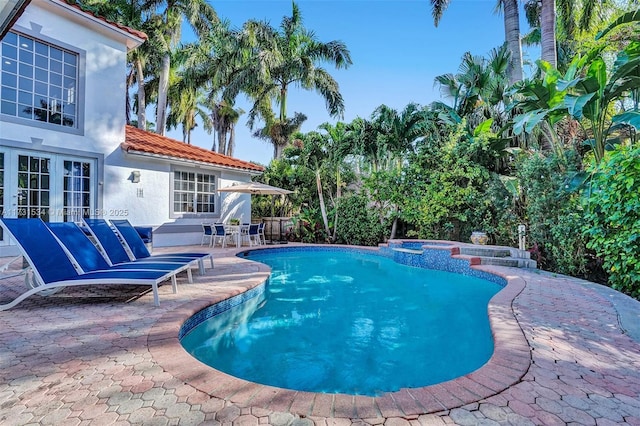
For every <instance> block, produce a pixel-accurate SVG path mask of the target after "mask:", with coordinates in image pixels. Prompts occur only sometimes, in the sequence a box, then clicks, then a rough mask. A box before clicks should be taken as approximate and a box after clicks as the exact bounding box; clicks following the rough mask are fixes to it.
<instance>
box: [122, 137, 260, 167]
mask: <svg viewBox="0 0 640 426" xmlns="http://www.w3.org/2000/svg"><path fill="white" fill-rule="evenodd" d="M120 147H121V148H122V149H123V150H125V151H127V152H129V151H135V152H143V153H146V154H154V155H160V156H164V157H169V158H175V159H180V160H191V161H198V162H202V163H209V164H212V165H215V166H223V167H231V168H235V169H241V170H249V171H254V172H262V171H264V167H262V166H259V165H257V164H253V163H250V162H248V161H242V160H238V159H236V158H233V157H228V156H226V155H222V154H218V153H217V152H213V151H209V150H208V149H204V148H200V147H198V146H194V145H187V144H186V143H184V142H180V141H177V140H174V139H170V138H167V137H165V136H161V135H158V134H156V133H151V132H147V131H145V130H140V129H138V128H137V127H133V126H126V131H125V141H124V142H123V143H122V144H121V145H120Z"/></svg>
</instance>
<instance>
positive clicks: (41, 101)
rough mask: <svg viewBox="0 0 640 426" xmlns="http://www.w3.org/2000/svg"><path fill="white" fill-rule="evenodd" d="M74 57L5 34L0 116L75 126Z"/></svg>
mask: <svg viewBox="0 0 640 426" xmlns="http://www.w3.org/2000/svg"><path fill="white" fill-rule="evenodd" d="M78 58H79V56H78V54H77V53H74V52H71V51H69V50H66V49H62V48H60V47H57V46H54V45H52V44H49V43H45V42H43V41H40V40H36V39H34V38H32V37H29V36H26V35H23V34H18V33H16V32H12V31H10V32H8V33H7V34H6V35H5V37H4V38H3V39H2V73H1V76H0V86H1V88H0V91H1V93H0V113H2V114H4V115H7V116H12V117H18V118H24V119H28V120H35V121H42V122H46V123H50V124H52V125H58V126H63V127H72V128H75V127H77V126H78V112H77V96H78V62H79V61H78Z"/></svg>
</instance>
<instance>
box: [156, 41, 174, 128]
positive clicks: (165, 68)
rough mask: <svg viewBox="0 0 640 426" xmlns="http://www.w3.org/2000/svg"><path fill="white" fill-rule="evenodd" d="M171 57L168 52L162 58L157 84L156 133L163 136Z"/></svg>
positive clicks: (165, 123)
mask: <svg viewBox="0 0 640 426" xmlns="http://www.w3.org/2000/svg"><path fill="white" fill-rule="evenodd" d="M170 68H171V55H170V53H169V52H167V53H165V55H164V56H163V57H162V68H161V70H160V81H159V82H158V110H157V112H156V133H158V134H161V135H163V136H164V134H165V128H166V127H167V94H168V92H169V70H170Z"/></svg>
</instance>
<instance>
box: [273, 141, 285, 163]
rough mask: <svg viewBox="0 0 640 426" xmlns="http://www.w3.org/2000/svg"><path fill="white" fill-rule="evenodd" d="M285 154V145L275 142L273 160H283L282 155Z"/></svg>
mask: <svg viewBox="0 0 640 426" xmlns="http://www.w3.org/2000/svg"><path fill="white" fill-rule="evenodd" d="M283 152H284V145H280V144H277V143H275V142H274V144H273V158H274V159H276V160H278V159H280V158H282V153H283Z"/></svg>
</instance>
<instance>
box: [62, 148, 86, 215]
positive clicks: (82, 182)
mask: <svg viewBox="0 0 640 426" xmlns="http://www.w3.org/2000/svg"><path fill="white" fill-rule="evenodd" d="M63 179H64V186H63V205H64V209H63V211H64V217H63V220H64V221H65V222H82V219H83V218H89V217H90V216H91V215H90V213H91V163H90V162H85V161H72V160H64V176H63Z"/></svg>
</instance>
